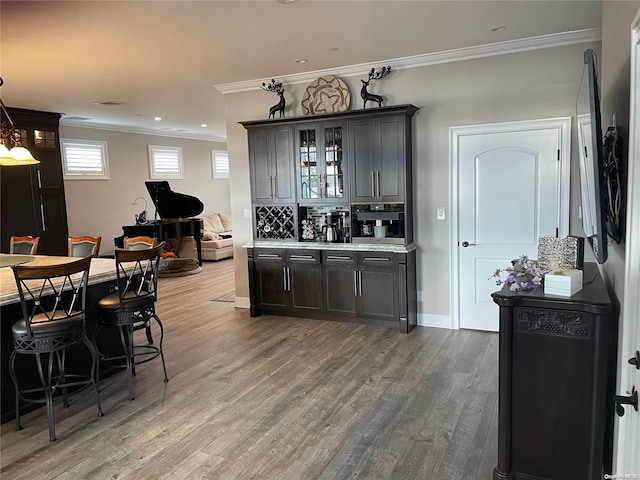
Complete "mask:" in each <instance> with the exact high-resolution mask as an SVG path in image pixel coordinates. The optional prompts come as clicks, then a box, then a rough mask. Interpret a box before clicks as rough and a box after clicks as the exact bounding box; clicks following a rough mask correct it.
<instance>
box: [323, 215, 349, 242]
mask: <svg viewBox="0 0 640 480" xmlns="http://www.w3.org/2000/svg"><path fill="white" fill-rule="evenodd" d="M350 227H351V226H350V224H349V214H348V212H345V211H335V212H331V213H328V214H327V216H326V217H325V226H324V227H323V228H322V230H323V231H322V233H323V234H324V238H325V242H332V243H349V241H350V234H349V232H350Z"/></svg>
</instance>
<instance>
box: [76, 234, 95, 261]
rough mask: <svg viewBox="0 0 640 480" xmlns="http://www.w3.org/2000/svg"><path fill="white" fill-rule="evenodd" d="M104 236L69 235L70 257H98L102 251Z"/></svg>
mask: <svg viewBox="0 0 640 480" xmlns="http://www.w3.org/2000/svg"><path fill="white" fill-rule="evenodd" d="M101 241H102V237H92V236H91V235H83V236H81V237H69V251H68V253H69V256H70V257H83V258H84V257H97V256H98V254H99V253H100V242H101Z"/></svg>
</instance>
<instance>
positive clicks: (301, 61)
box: [296, 58, 309, 63]
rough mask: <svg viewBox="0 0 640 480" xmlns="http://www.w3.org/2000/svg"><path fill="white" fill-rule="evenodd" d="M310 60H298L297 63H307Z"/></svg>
mask: <svg viewBox="0 0 640 480" xmlns="http://www.w3.org/2000/svg"><path fill="white" fill-rule="evenodd" d="M308 61H309V60H307V59H306V58H298V59H297V60H296V63H307V62H308Z"/></svg>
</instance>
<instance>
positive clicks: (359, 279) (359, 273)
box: [358, 270, 362, 296]
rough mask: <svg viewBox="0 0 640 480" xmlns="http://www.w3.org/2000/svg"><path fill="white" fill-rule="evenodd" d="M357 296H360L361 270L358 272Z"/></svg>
mask: <svg viewBox="0 0 640 480" xmlns="http://www.w3.org/2000/svg"><path fill="white" fill-rule="evenodd" d="M358 295H359V296H362V270H358Z"/></svg>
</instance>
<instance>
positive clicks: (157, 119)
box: [153, 117, 162, 122]
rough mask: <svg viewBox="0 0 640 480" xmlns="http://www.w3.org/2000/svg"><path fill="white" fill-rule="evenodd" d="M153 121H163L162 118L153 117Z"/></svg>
mask: <svg viewBox="0 0 640 480" xmlns="http://www.w3.org/2000/svg"><path fill="white" fill-rule="evenodd" d="M153 119H154V120H155V121H156V122H159V121H160V120H162V117H153Z"/></svg>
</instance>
